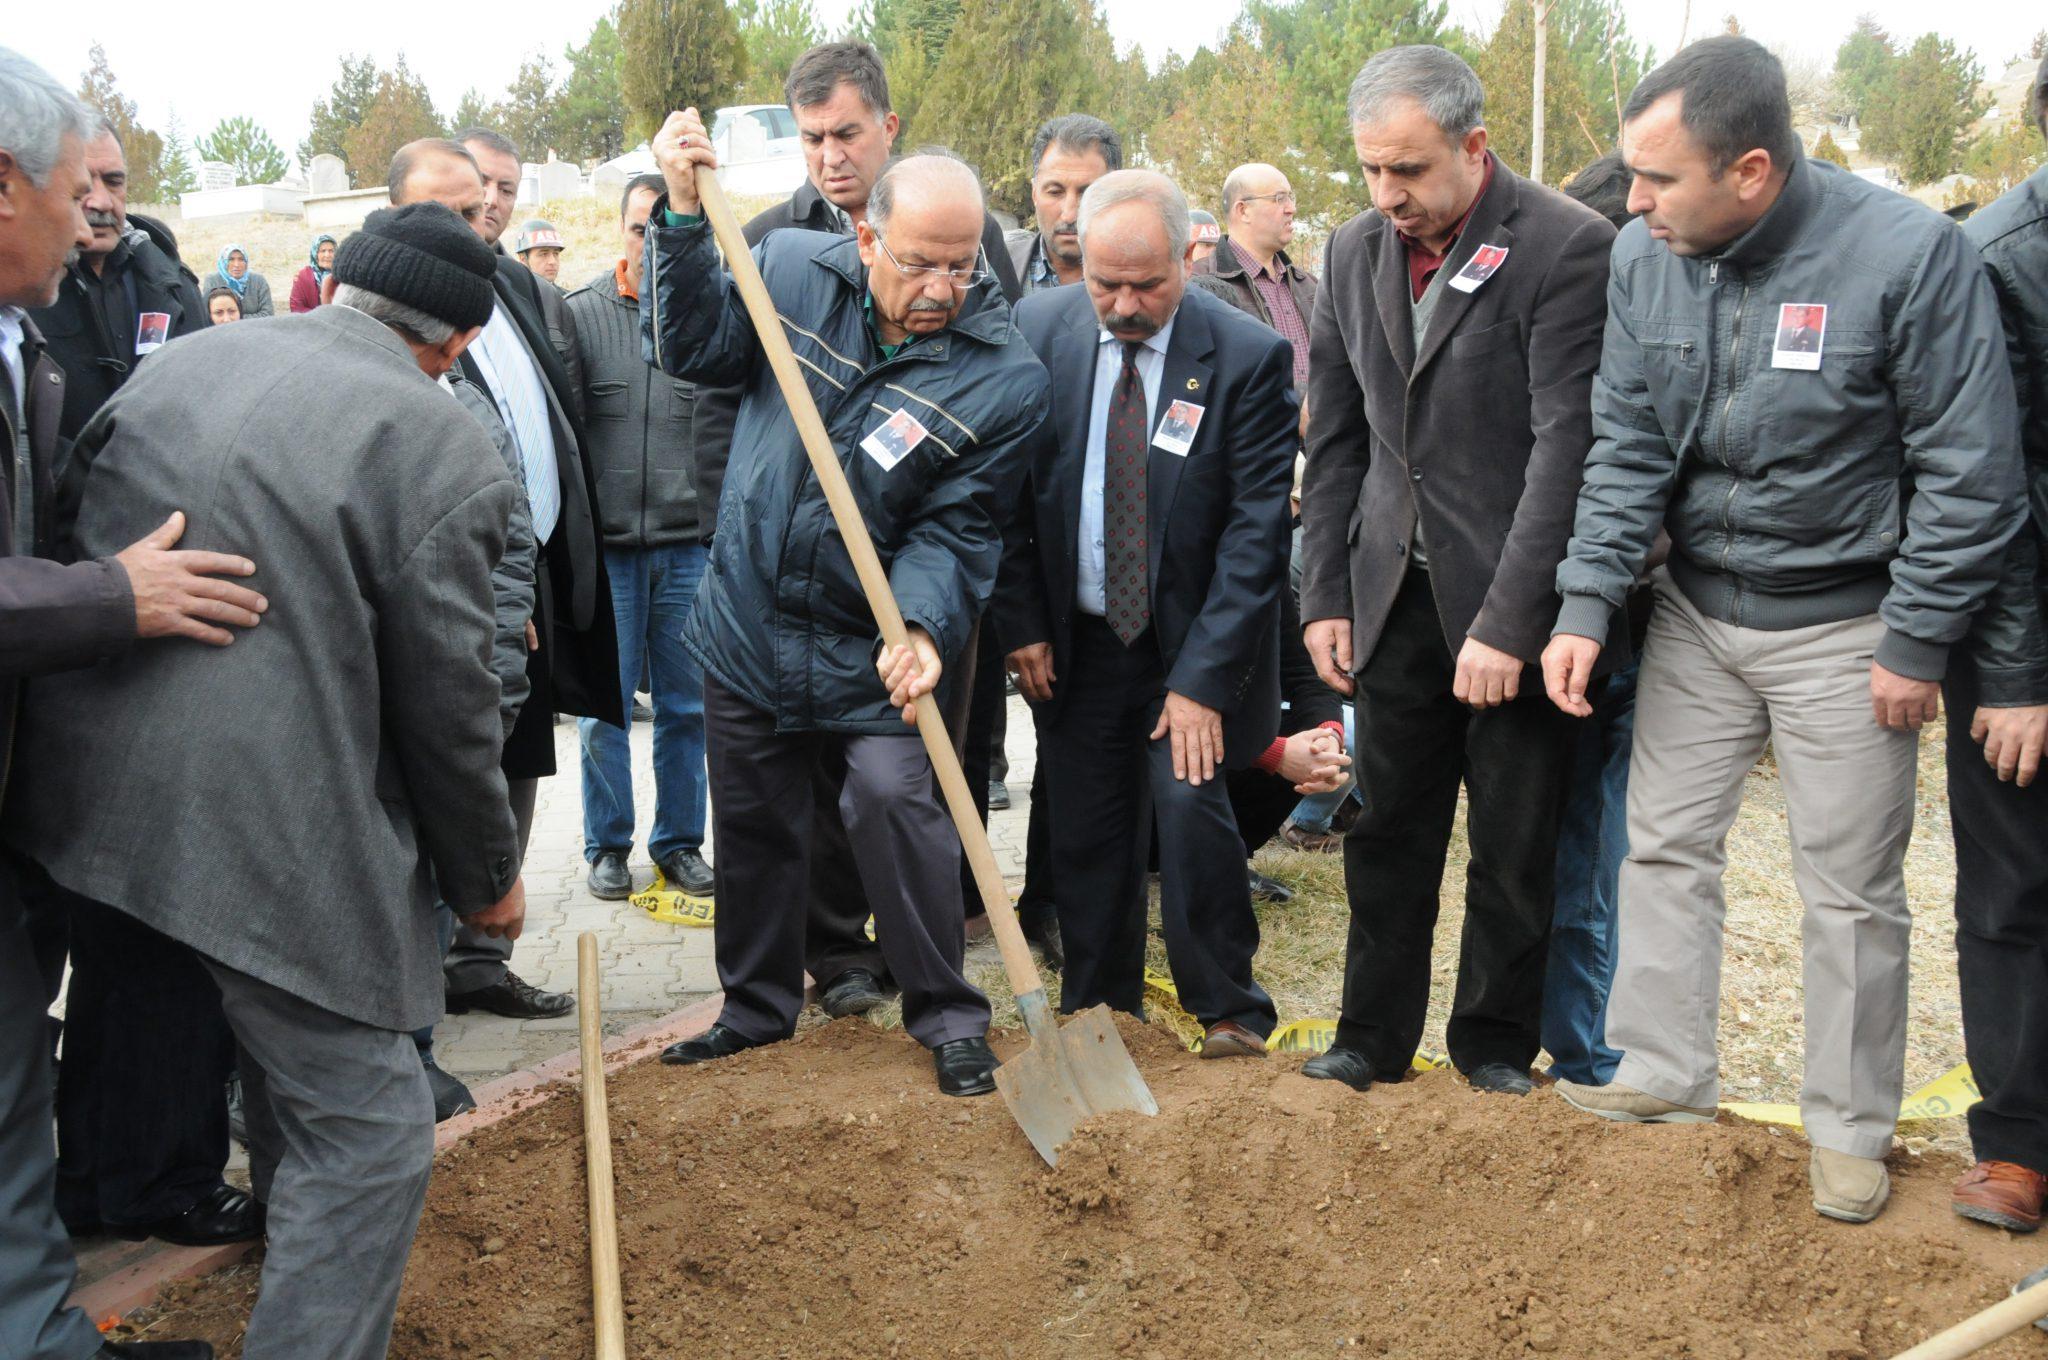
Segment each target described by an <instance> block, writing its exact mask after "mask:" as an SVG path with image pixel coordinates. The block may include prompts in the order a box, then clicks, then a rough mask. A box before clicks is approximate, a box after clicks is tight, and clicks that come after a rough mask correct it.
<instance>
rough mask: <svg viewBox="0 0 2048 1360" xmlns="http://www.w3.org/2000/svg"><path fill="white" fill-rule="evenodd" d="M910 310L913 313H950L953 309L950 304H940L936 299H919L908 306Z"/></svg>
mask: <svg viewBox="0 0 2048 1360" xmlns="http://www.w3.org/2000/svg"><path fill="white" fill-rule="evenodd" d="M910 310H911V311H913V312H950V311H952V310H953V308H952V306H951V304H949V303H944V302H940V301H939V300H938V299H937V298H928V297H921V298H919V299H918V300H917V301H915V302H913V303H911V304H910Z"/></svg>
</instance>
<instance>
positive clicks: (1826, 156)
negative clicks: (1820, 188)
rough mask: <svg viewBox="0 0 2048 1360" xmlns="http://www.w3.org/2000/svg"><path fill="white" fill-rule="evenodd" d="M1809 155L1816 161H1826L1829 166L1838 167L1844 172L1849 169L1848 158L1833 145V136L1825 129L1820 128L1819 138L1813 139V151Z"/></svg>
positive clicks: (1839, 148)
mask: <svg viewBox="0 0 2048 1360" xmlns="http://www.w3.org/2000/svg"><path fill="white" fill-rule="evenodd" d="M1809 154H1811V155H1812V157H1813V158H1814V159H1815V160H1817V161H1826V162H1828V163H1829V164H1830V165H1839V166H1841V167H1842V168H1843V169H1844V170H1847V169H1848V168H1849V158H1848V156H1846V155H1845V154H1843V151H1842V148H1841V147H1839V146H1836V145H1835V135H1834V134H1833V133H1832V132H1829V131H1828V130H1827V129H1826V128H1822V129H1821V130H1820V136H1819V137H1817V138H1815V139H1814V143H1813V150H1812V152H1811V153H1809Z"/></svg>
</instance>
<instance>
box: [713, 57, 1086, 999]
mask: <svg viewBox="0 0 2048 1360" xmlns="http://www.w3.org/2000/svg"><path fill="white" fill-rule="evenodd" d="M783 96H784V98H785V99H786V100H787V102H788V104H789V109H790V112H791V113H792V114H793V115H795V117H796V124H797V129H798V131H799V132H800V133H801V134H802V141H803V152H804V169H805V172H806V174H807V176H808V178H807V179H806V180H805V182H804V183H803V184H801V185H799V186H798V187H797V191H796V193H795V194H793V195H792V196H791V197H790V198H789V200H788V201H787V202H784V203H779V204H777V205H775V206H774V207H772V208H769V209H767V210H766V211H765V212H762V213H760V214H759V215H758V216H756V217H755V218H754V219H753V220H752V221H750V222H748V223H747V224H746V238H747V244H748V245H750V246H758V245H759V244H761V242H762V241H763V240H765V239H766V238H767V236H768V234H769V233H770V232H773V231H777V230H780V229H781V228H784V227H801V228H803V229H805V230H807V231H823V232H831V233H833V234H835V235H843V236H852V235H853V234H854V232H855V231H856V230H857V229H858V227H859V225H860V223H861V222H862V221H864V220H865V219H866V217H867V211H868V196H869V193H870V191H871V189H872V187H873V185H874V184H875V182H876V181H877V180H878V179H879V178H880V176H881V174H882V171H883V168H884V167H886V166H887V165H888V164H889V155H890V149H891V148H892V147H893V146H894V145H895V144H896V131H897V127H898V119H897V117H896V114H895V113H894V112H893V111H892V110H891V108H890V100H889V77H888V74H887V73H886V72H884V71H883V69H882V57H881V54H880V53H878V52H877V51H875V49H874V47H873V46H872V45H870V44H868V43H863V42H830V43H820V44H818V45H817V46H816V47H813V48H811V49H810V50H809V51H807V52H805V53H804V54H803V55H802V56H801V57H798V58H797V60H796V63H795V64H794V65H793V66H791V67H790V68H789V79H788V80H787V81H785V82H784V83H783ZM981 250H982V260H983V265H982V267H983V268H985V269H987V270H989V271H991V273H992V275H993V277H994V280H995V284H996V287H997V289H998V291H1000V292H1001V293H1002V295H1003V297H1004V298H1005V299H1006V300H1007V301H1009V302H1010V303H1012V304H1014V303H1015V302H1016V301H1017V299H1018V297H1019V296H1020V295H1021V294H1020V292H1019V287H1018V284H1017V280H1016V277H1015V276H1014V274H1012V272H1011V270H1010V257H1009V253H1008V252H1007V251H1006V250H1005V249H1004V248H1003V229H1002V227H1001V225H1000V224H999V223H997V221H996V219H995V217H994V216H993V215H992V214H987V213H984V215H983V218H982V227H981ZM739 402H740V389H739V388H737V387H715V386H707V387H702V388H700V389H699V390H698V395H697V409H696V415H695V420H694V422H693V424H694V429H693V431H692V433H691V442H692V444H693V446H694V453H693V459H694V462H693V475H694V477H695V487H696V491H697V505H698V522H699V523H700V524H702V525H703V528H704V537H705V541H706V542H707V543H709V542H710V541H711V538H712V535H713V531H714V530H715V528H716V527H717V522H718V517H719V492H720V489H721V488H722V487H723V486H724V483H725V469H726V461H727V459H728V457H730V456H732V455H734V454H735V453H737V452H738V450H737V449H736V448H735V446H734V438H733V435H734V429H733V421H734V417H735V416H736V415H737V413H738V411H739ZM981 654H982V653H981V651H980V647H979V642H978V641H977V652H976V659H977V661H978V660H979V659H980V656H981ZM949 688H952V689H954V690H955V693H954V694H953V695H952V696H949V697H951V698H952V699H953V701H954V707H953V709H952V710H950V711H949V712H948V713H947V716H946V723H947V727H948V728H949V729H950V730H951V731H952V732H953V735H954V740H955V742H956V743H958V744H959V746H960V749H961V762H960V763H961V765H962V766H963V767H964V768H966V769H968V770H970V771H971V770H975V769H977V768H981V767H983V766H986V765H987V764H988V755H987V750H986V748H987V745H988V737H987V733H986V725H985V724H984V725H982V726H980V727H977V725H976V724H975V723H974V722H972V721H971V720H970V718H969V705H970V700H971V698H972V688H971V687H967V686H949ZM818 779H819V783H818V791H817V795H816V796H817V801H818V807H819V815H818V829H817V839H816V841H815V842H814V843H813V846H812V853H811V870H812V873H811V879H812V890H811V894H812V900H811V917H810V924H809V926H808V928H807V929H806V931H805V939H804V966H805V968H806V970H807V971H808V972H809V973H810V975H811V977H812V978H813V980H815V981H816V983H817V984H818V994H819V1004H820V1005H821V1006H822V1007H823V1009H824V1011H825V1013H826V1014H827V1015H831V1016H834V1017H839V1016H846V1015H856V1014H859V1013H861V1012H864V1011H869V1010H873V1009H874V1008H875V1007H876V1006H879V1005H881V1004H882V1001H883V1000H884V994H883V988H884V987H885V986H886V985H887V983H888V981H889V977H888V968H887V965H886V964H885V962H884V961H883V958H882V953H881V951H880V950H879V949H877V948H876V946H875V942H874V941H873V940H870V939H869V938H868V936H867V931H866V924H867V921H868V918H869V917H870V916H872V915H873V914H874V913H873V909H872V907H871V906H870V904H869V902H868V900H867V897H866V895H865V894H864V893H863V892H862V890H861V886H860V875H859V874H858V873H857V872H855V870H854V867H853V857H852V851H851V850H850V849H848V847H847V843H846V828H845V827H843V826H841V825H840V824H839V818H838V815H837V808H838V806H839V783H838V780H837V778H836V776H835V775H834V774H833V772H832V770H831V769H830V768H829V767H826V766H821V767H820V769H819V776H818ZM970 782H972V783H974V785H975V786H976V788H977V790H978V791H981V790H982V785H981V783H980V781H979V780H973V781H970ZM980 796H982V797H985V796H986V793H985V791H982V792H980ZM962 874H963V878H962V892H963V894H964V895H965V896H966V899H967V905H968V909H969V911H970V912H972V911H976V910H979V907H978V905H977V903H978V901H979V898H978V897H977V896H976V894H975V891H974V888H973V884H972V881H971V880H970V879H968V878H967V877H966V876H965V870H964V868H963V870H962ZM1046 919H1047V915H1046V914H1044V913H1040V914H1037V915H1031V914H1027V915H1025V916H1024V928H1025V934H1026V935H1030V936H1033V937H1034V939H1035V940H1036V941H1037V942H1038V943H1040V945H1041V947H1043V946H1044V945H1045V943H1046V941H1045V938H1044V932H1043V929H1042V926H1043V922H1044V921H1045V920H1046ZM1056 947H1057V946H1056V943H1055V945H1054V948H1056Z"/></svg>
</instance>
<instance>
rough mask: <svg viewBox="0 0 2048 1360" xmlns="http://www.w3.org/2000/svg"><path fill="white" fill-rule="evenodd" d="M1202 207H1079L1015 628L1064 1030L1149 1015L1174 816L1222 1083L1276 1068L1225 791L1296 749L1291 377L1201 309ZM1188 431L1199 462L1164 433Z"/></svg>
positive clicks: (1058, 314) (1230, 320)
mask: <svg viewBox="0 0 2048 1360" xmlns="http://www.w3.org/2000/svg"><path fill="white" fill-rule="evenodd" d="M1189 230H1190V224H1189V221H1188V206H1187V199H1186V198H1185V197H1183V196H1182V194H1181V192H1180V190H1179V189H1177V188H1175V187H1174V185H1173V182H1172V181H1170V180H1168V179H1166V178H1165V177H1164V176H1162V175H1159V174H1156V173H1154V172H1152V171H1147V170H1121V171H1117V172H1116V173H1114V174H1109V175H1105V176H1103V177H1102V178H1101V179H1098V180H1097V181H1095V183H1094V184H1092V185H1091V186H1089V189H1088V192H1087V194H1086V195H1085V196H1084V197H1083V198H1082V202H1081V217H1080V233H1081V241H1082V257H1083V258H1082V279H1083V283H1082V286H1080V287H1072V286H1069V287H1066V288H1060V289H1055V290H1053V291H1051V292H1045V293H1038V294H1034V295H1033V296H1031V297H1030V298H1027V299H1025V301H1024V302H1023V303H1021V304H1020V305H1019V307H1018V311H1017V320H1018V326H1019V327H1020V329H1022V330H1023V332H1024V335H1025V338H1026V339H1027V340H1028V341H1029V342H1030V344H1031V347H1032V349H1033V350H1034V351H1036V352H1037V354H1038V357H1039V360H1040V362H1041V363H1043V364H1044V365H1045V367H1046V371H1047V372H1048V373H1049V374H1050V375H1051V377H1052V390H1053V410H1052V417H1051V419H1050V420H1048V421H1047V423H1046V426H1045V429H1044V431H1043V432H1042V434H1041V437H1040V440H1039V443H1038V446H1037V448H1036V449H1035V450H1034V454H1033V458H1032V463H1031V470H1030V480H1029V482H1028V483H1027V485H1026V490H1025V494H1024V496H1023V497H1021V498H1020V499H1019V501H1018V506H1017V511H1016V514H1015V516H1014V518H1013V519H1012V522H1011V525H1010V528H1009V531H1008V532H1007V533H1006V534H1005V543H1004V552H1003V570H1002V575H1001V578H1000V581H999V584H998V588H997V593H996V605H995V608H996V614H997V627H998V630H999V632H1000V634H1001V636H1002V639H1003V644H1002V645H1003V646H1004V648H1005V649H1006V650H1007V652H1008V654H1009V665H1010V668H1011V669H1012V670H1014V671H1016V672H1017V676H1018V688H1019V689H1020V690H1021V691H1022V692H1023V694H1024V695H1025V697H1026V698H1027V699H1029V700H1031V701H1032V702H1033V703H1034V704H1037V705H1039V706H1040V708H1041V714H1042V727H1041V732H1042V736H1043V740H1042V742H1041V747H1040V749H1041V752H1042V755H1043V759H1044V761H1045V765H1046V767H1047V768H1046V770H1045V771H1044V773H1045V775H1046V776H1047V778H1048V779H1049V781H1050V791H1051V795H1052V803H1051V812H1052V815H1051V819H1050V820H1051V830H1052V858H1053V862H1054V863H1055V864H1058V865H1060V866H1061V873H1062V879H1061V882H1060V887H1059V892H1058V908H1059V916H1060V936H1061V939H1062V941H1063V943H1064V944H1065V947H1066V966H1065V971H1064V973H1063V975H1062V979H1061V998H1060V1003H1061V1005H1062V1006H1063V1007H1064V1008H1065V1009H1067V1010H1070V1011H1072V1010H1078V1009H1081V1008H1082V1007H1086V1006H1092V1005H1095V1004H1097V1003H1105V1002H1106V1003H1107V1004H1109V1005H1111V1006H1113V1007H1116V1008H1117V1009H1119V1010H1125V1011H1131V1012H1137V1011H1138V1010H1139V1009H1140V1001H1141V998H1142V995H1143V989H1144V977H1143V974H1144V961H1145V917H1146V911H1145V862H1146V851H1147V849H1148V847H1149V844H1150V841H1151V837H1152V831H1153V823H1154V819H1155V816H1156V819H1157V825H1158V835H1159V868H1160V904H1161V908H1162V912H1163V914H1164V917H1165V925H1166V948H1167V957H1168V961H1169V962H1170V964H1171V965H1172V968H1173V974H1174V980H1175V982H1176V984H1177V985H1178V987H1179V989H1180V996H1181V1000H1182V1002H1183V1003H1184V1004H1185V1005H1186V1006H1187V1007H1188V1009H1189V1010H1190V1011H1192V1012H1193V1013H1194V1014H1195V1016H1196V1018H1197V1019H1199V1020H1200V1021H1201V1022H1202V1024H1203V1026H1204V1027H1205V1028H1206V1030H1207V1032H1208V1038H1207V1040H1206V1042H1205V1043H1204V1045H1203V1049H1202V1052H1203V1055H1204V1056H1205V1057H1228V1056H1232V1055H1236V1054H1261V1053H1263V1052H1264V1051H1265V1036H1266V1035H1267V1034H1268V1033H1270V1032H1271V1031H1272V1028H1273V1024H1274V1018H1275V1017H1274V1011H1273V1003H1272V1001H1271V1000H1269V999H1268V998H1267V996H1266V994H1265V992H1264V991H1262V990H1260V988H1259V985H1258V983H1256V982H1255V981H1253V980H1252V967H1251V965H1252V954H1253V952H1254V951H1255V950H1256V949H1257V948H1258V939H1259V932H1258V923H1257V921H1256V919H1255V918H1254V917H1253V915H1252V905H1251V894H1250V888H1249V884H1248V883H1247V881H1246V876H1245V868H1244V844H1243V841H1242V840H1241V839H1240V837H1239V835H1238V829H1237V824H1236V821H1235V820H1234V818H1233V816H1232V814H1231V808H1230V795H1229V791H1228V788H1227V786H1226V785H1225V783H1224V781H1223V779H1222V777H1221V776H1222V775H1223V773H1224V771H1225V769H1226V767H1227V766H1228V765H1229V764H1231V763H1235V764H1238V765H1246V764H1249V763H1251V761H1253V760H1254V759H1255V758H1257V757H1258V756H1261V755H1263V754H1264V753H1265V751H1266V749H1267V746H1268V745H1269V744H1270V742H1271V741H1272V739H1273V735H1274V733H1275V732H1276V731H1277V730H1278V728H1279V719H1280V673H1279V661H1278V655H1279V653H1278V648H1277V640H1278V627H1279V618H1280V591H1281V590H1282V589H1283V588H1284V587H1285V585H1286V580H1287V536H1288V508H1287V493H1288V488H1289V486H1290V484H1291V481H1292V471H1293V461H1294V444H1295V431H1296V428H1297V425H1298V422H1299V420H1300V407H1299V404H1298V403H1297V401H1296V399H1295V393H1294V380H1293V364H1294V360H1293V352H1292V350H1291V349H1290V348H1289V346H1288V345H1287V342H1286V341H1284V340H1282V339H1281V338H1280V336H1279V335H1278V334H1276V333H1275V332H1274V331H1272V330H1271V329H1270V328H1268V327H1266V326H1262V325H1260V324H1259V323H1258V322H1256V321H1254V320H1252V319H1251V318H1249V317H1247V316H1245V315H1244V314H1243V313H1241V312H1239V311H1237V310H1236V309H1234V308H1232V307H1230V306H1229V305H1228V304H1226V303H1223V302H1219V301H1217V300H1216V299H1215V298H1212V297H1210V296H1208V295H1207V294H1204V293H1200V292H1188V291H1187V289H1186V276H1185V273H1184V271H1183V263H1182V262H1183V260H1184V259H1185V257H1186V254H1187V246H1188V235H1189ZM1175 405H1179V406H1180V408H1181V409H1180V414H1181V417H1182V419H1181V421H1180V423H1181V424H1183V425H1186V426H1188V427H1191V434H1190V437H1189V438H1188V439H1186V440H1185V441H1183V440H1181V439H1176V438H1173V437H1171V436H1170V435H1169V434H1168V432H1167V431H1166V430H1165V428H1164V426H1165V423H1166V417H1167V413H1168V409H1169V408H1170V407H1173V406H1175Z"/></svg>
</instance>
